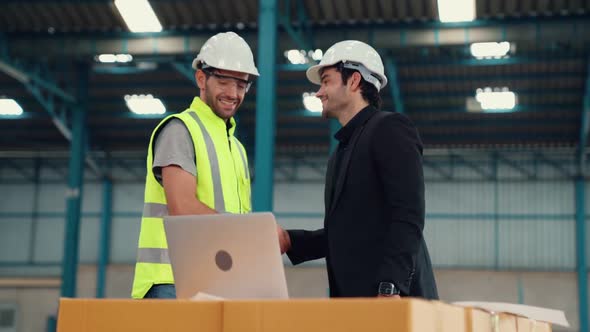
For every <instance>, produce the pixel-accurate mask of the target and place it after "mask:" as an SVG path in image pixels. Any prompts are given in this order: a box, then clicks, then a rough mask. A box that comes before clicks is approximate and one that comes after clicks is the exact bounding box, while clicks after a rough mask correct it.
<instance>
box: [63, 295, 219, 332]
mask: <svg viewBox="0 0 590 332" xmlns="http://www.w3.org/2000/svg"><path fill="white" fill-rule="evenodd" d="M222 315H223V303H222V302H212V301H204V302H191V301H177V300H96V299H65V298H62V299H60V301H59V313H58V322H57V331H58V332H119V331H120V332H129V331H142V332H161V331H170V332H172V331H174V332H185V331H186V332H189V331H190V332H194V331H199V332H222V325H221V324H222Z"/></svg>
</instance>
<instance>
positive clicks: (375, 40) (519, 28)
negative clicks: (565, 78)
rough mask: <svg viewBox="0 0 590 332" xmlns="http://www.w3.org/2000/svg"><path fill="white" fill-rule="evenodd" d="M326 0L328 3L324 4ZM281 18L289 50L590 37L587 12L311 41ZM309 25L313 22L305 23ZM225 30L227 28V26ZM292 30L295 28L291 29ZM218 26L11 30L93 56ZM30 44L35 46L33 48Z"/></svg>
mask: <svg viewBox="0 0 590 332" xmlns="http://www.w3.org/2000/svg"><path fill="white" fill-rule="evenodd" d="M322 3H328V2H327V1H326V2H322ZM279 22H280V23H281V24H282V25H283V27H284V28H285V31H283V32H280V33H279V35H278V43H277V46H278V49H279V50H288V49H293V48H299V47H300V46H305V47H304V48H305V49H309V47H311V46H314V47H318V48H323V49H325V48H327V47H329V46H331V45H332V44H333V42H334V40H338V39H350V38H351V37H354V39H358V40H364V41H372V44H373V46H374V47H375V48H377V49H396V48H407V47H413V46H441V45H467V44H469V43H473V42H487V41H502V40H505V39H507V40H508V41H510V42H515V43H517V44H518V43H531V41H537V40H540V41H543V42H545V43H551V42H560V43H567V42H570V43H575V44H579V45H584V43H587V42H589V41H590V34H587V33H584V31H588V30H590V20H588V16H574V17H563V18H547V19H537V20H536V21H529V20H523V19H519V20H514V21H513V20H491V21H482V20H479V21H474V22H469V23H457V24H449V23H444V24H443V23H420V24H409V23H404V24H386V23H383V24H353V25H342V24H333V25H321V26H318V27H321V29H316V30H315V31H314V38H313V44H314V45H309V44H311V43H310V40H309V39H307V38H305V37H304V36H303V34H302V33H300V32H301V31H300V32H299V33H297V32H296V30H294V29H293V27H292V24H291V23H290V22H289V20H288V19H287V18H286V17H284V16H283V15H280V18H279ZM303 22H304V25H305V26H307V27H309V28H311V27H313V26H314V25H312V24H308V23H305V22H306V21H303ZM224 30H225V29H224ZM291 30H292V31H291ZM216 32H217V30H186V31H164V32H160V33H143V34H132V33H128V32H110V33H100V32H99V33H97V32H88V33H79V32H78V33H54V34H52V35H50V34H47V33H11V34H8V36H9V37H10V38H12V39H14V42H13V49H14V51H15V53H16V54H19V55H29V56H37V55H38V54H37V53H36V51H35V50H38V49H43V50H44V54H45V55H47V56H84V55H86V56H93V55H95V54H96V53H131V54H133V55H142V54H143V55H151V54H168V55H172V54H186V53H187V47H186V45H188V46H189V48H188V49H189V50H193V51H194V50H195V49H200V47H201V46H202V45H203V43H204V42H205V41H206V40H207V39H208V38H209V37H210V36H211V35H212V34H214V33H216ZM240 35H241V36H242V37H244V39H246V41H247V42H248V43H249V44H250V45H251V46H252V47H256V46H257V44H258V42H257V35H258V33H257V30H254V29H245V30H243V31H242V32H241V33H240ZM31 42H34V43H35V45H36V46H37V47H35V49H34V50H33V49H31V48H30V45H31Z"/></svg>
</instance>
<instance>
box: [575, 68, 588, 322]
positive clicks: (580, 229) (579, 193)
mask: <svg viewBox="0 0 590 332" xmlns="http://www.w3.org/2000/svg"><path fill="white" fill-rule="evenodd" d="M587 68H588V70H587V72H586V93H585V96H584V105H583V109H582V114H581V121H580V139H579V142H578V151H577V153H576V159H577V162H578V176H577V177H576V179H575V187H576V189H575V190H576V192H575V193H576V268H577V272H578V305H579V306H578V310H579V316H580V331H585V332H587V331H588V269H587V264H586V207H585V205H584V204H585V203H586V202H585V195H586V187H585V186H586V181H585V171H586V142H587V141H588V121H590V119H589V113H590V58H588V62H587Z"/></svg>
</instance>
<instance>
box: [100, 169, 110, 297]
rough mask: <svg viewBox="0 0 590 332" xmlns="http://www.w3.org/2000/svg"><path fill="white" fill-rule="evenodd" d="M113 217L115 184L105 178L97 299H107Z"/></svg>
mask: <svg viewBox="0 0 590 332" xmlns="http://www.w3.org/2000/svg"><path fill="white" fill-rule="evenodd" d="M112 217H113V183H112V181H111V179H109V178H105V179H104V180H103V184H102V218H101V221H100V247H99V248H98V253H99V257H98V268H97V275H96V297H97V298H104V297H105V284H106V272H107V267H108V264H109V260H110V255H109V252H110V247H111V223H112Z"/></svg>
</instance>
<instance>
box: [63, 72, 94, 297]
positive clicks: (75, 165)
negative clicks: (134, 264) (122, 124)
mask: <svg viewBox="0 0 590 332" xmlns="http://www.w3.org/2000/svg"><path fill="white" fill-rule="evenodd" d="M78 75H79V77H78V91H77V92H78V93H77V95H78V96H77V97H78V104H76V105H75V109H74V110H73V112H72V118H71V121H72V140H71V141H70V162H69V168H68V188H67V192H66V227H65V239H64V240H65V243H64V253H63V262H62V283H61V296H62V297H76V279H77V270H78V255H79V252H78V247H79V243H80V222H81V220H80V219H81V218H80V216H81V213H80V212H81V211H80V210H81V203H82V192H83V179H84V159H85V153H86V151H85V146H86V144H85V143H86V137H85V135H86V100H87V97H88V67H87V66H83V65H81V66H79V67H78Z"/></svg>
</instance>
